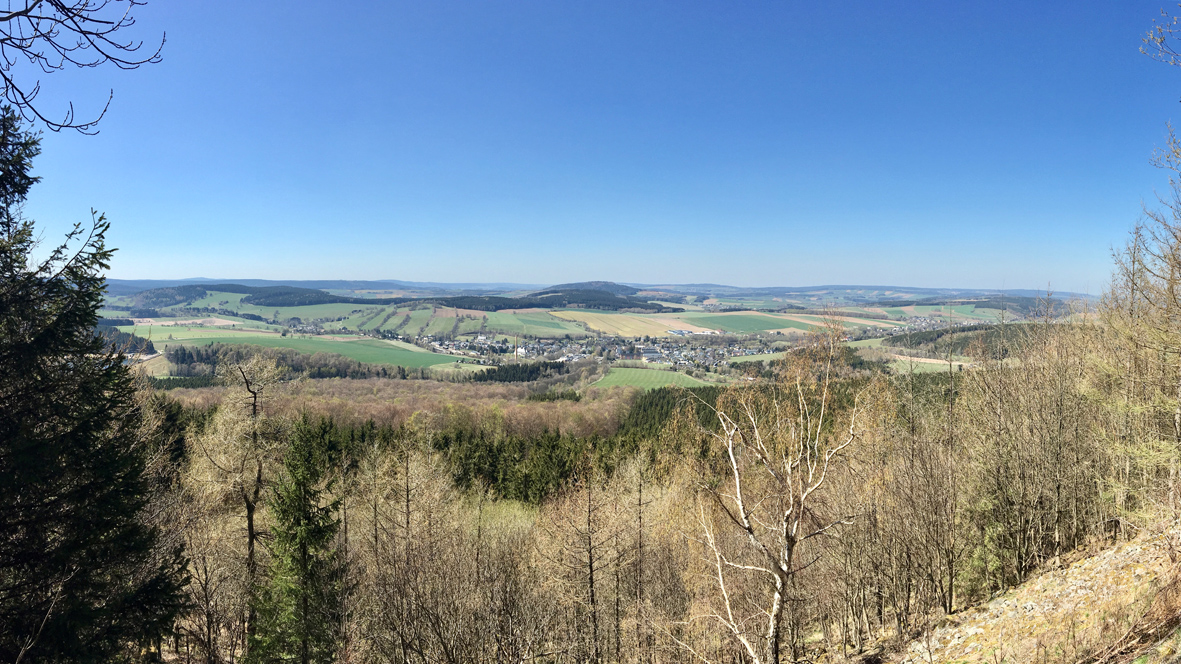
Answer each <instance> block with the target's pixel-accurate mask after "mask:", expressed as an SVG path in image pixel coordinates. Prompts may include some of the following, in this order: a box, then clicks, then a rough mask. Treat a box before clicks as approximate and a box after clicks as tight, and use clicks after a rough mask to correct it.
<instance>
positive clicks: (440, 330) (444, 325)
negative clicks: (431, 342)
mask: <svg viewBox="0 0 1181 664" xmlns="http://www.w3.org/2000/svg"><path fill="white" fill-rule="evenodd" d="M454 329H455V319H454V318H451V317H449V316H437V317H435V318H432V319H431V321H430V322H429V323H427V326H426V328H425V329H424V330H423V331H422V333H423V334H429V335H431V336H437V335H440V334H442V335H447V334H451V330H454Z"/></svg>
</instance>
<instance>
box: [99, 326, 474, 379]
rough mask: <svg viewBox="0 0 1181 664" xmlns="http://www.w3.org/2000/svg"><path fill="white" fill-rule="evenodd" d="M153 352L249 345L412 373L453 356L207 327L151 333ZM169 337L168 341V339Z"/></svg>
mask: <svg viewBox="0 0 1181 664" xmlns="http://www.w3.org/2000/svg"><path fill="white" fill-rule="evenodd" d="M119 329H120V330H123V331H125V332H133V333H135V334H139V335H140V336H147V334H148V332H147V331H146V330H145V329H144V328H143V327H138V326H123V327H120V328H119ZM151 334H152V337H153V341H152V342H153V344H154V345H155V346H156V350H158V351H160V352H163V351H164V350H165V349H166V348H167V347H168V346H170V345H174V344H175V345H184V346H207V345H210V344H215V343H221V344H253V345H257V346H267V347H270V348H290V349H292V350H296V351H299V352H301V353H336V354H338V355H343V356H345V357H348V358H350V359H354V360H357V361H358V362H364V363H367V364H385V365H392V366H400V367H406V368H408V369H414V368H419V367H430V366H436V365H441V364H449V363H454V362H455V361H456V360H457V358H456V357H455V356H453V355H442V354H438V353H431V352H429V351H426V350H423V349H421V348H418V347H416V346H411V345H410V344H406V343H400V342H394V341H385V340H381V339H369V338H364V337H358V338H356V339H348V338H344V339H338V338H331V337H322V336H317V337H302V336H287V337H283V336H280V335H278V334H274V333H267V332H261V331H257V330H233V329H225V328H209V327H174V328H173V327H169V328H156V329H155V330H153V331H152V333H151ZM170 337H171V338H170Z"/></svg>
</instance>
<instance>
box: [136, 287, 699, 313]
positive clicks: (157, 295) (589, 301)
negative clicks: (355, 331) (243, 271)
mask: <svg viewBox="0 0 1181 664" xmlns="http://www.w3.org/2000/svg"><path fill="white" fill-rule="evenodd" d="M209 292H221V293H242V294H244V295H245V297H243V298H242V299H241V302H242V304H247V305H256V306H260V307H302V306H309V305H314V304H334V303H347V304H363V305H388V304H405V303H409V302H415V303H418V302H424V303H432V304H438V305H441V306H446V307H456V308H459V309H475V310H479V311H500V310H502V309H529V308H534V307H537V308H553V309H558V308H565V307H581V308H586V309H602V310H608V311H621V310H637V311H651V312H676V311H682V309H679V308H670V307H666V306H664V305H660V304H652V303H649V302H645V301H643V300H639V299H636V298H632V297H627V296H623V295H615V294H612V293H609V292H606V291H603V290H584V289H564V290H557V291H554V290H551V291H545V292H542V293H538V294H535V295H530V296H525V297H503V296H499V295H458V296H448V295H440V296H427V297H351V296H348V295H340V294H336V293H329V292H328V291H323V290H318V289H315V288H300V287H296V286H246V285H243V284H203V285H196V284H191V283H190V284H186V285H183V286H168V287H164V288H153V289H150V290H146V291H142V292H139V293H136V294H135V295H134V296H133V299H134V302H135V306H136V307H137V308H139V309H144V310H154V309H161V308H164V307H174V306H181V305H186V304H189V303H191V302H194V301H196V300H199V299H201V298H203V297H205V296H206V294H207V293H209Z"/></svg>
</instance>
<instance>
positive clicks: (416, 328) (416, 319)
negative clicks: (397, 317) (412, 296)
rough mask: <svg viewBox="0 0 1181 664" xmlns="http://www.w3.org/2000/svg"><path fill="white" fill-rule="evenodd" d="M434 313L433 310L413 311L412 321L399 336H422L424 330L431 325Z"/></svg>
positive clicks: (411, 313)
mask: <svg viewBox="0 0 1181 664" xmlns="http://www.w3.org/2000/svg"><path fill="white" fill-rule="evenodd" d="M432 313H433V311H432V310H431V309H415V310H413V311H411V312H410V320H409V321H408V322H407V323H406V327H403V328H402V331H401V332H400V333H399V334H402V335H406V336H411V337H416V336H418V335H420V334H422V330H423V328H425V327H426V326H427V325H428V324H429V323H430V320H431V314H432Z"/></svg>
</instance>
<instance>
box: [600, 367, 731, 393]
mask: <svg viewBox="0 0 1181 664" xmlns="http://www.w3.org/2000/svg"><path fill="white" fill-rule="evenodd" d="M708 384H709V383H706V382H705V381H702V380H698V379H696V378H694V377H692V376H687V375H685V374H683V373H678V372H676V371H663V370H660V369H630V368H620V367H615V368H613V369H611V370H610V371H608V372H607V375H606V376H603V377H602V378H600V379H599V380H598V381H597V382H595V384H594V385H593V387H624V386H626V387H638V388H641V389H644V390H654V389H656V388H658V387H665V386H667V385H678V386H681V387H701V386H702V385H708Z"/></svg>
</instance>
